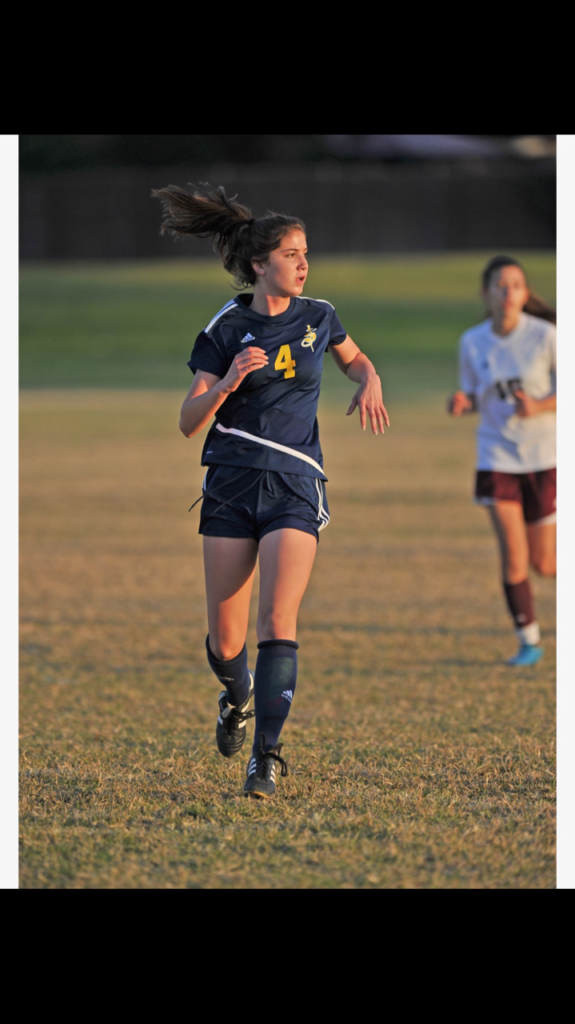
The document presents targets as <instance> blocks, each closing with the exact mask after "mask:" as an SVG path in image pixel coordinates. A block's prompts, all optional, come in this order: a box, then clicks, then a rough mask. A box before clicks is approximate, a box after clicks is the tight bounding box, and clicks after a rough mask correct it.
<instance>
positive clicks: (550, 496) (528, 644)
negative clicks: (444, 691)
mask: <svg viewBox="0 0 575 1024" xmlns="http://www.w3.org/2000/svg"><path fill="white" fill-rule="evenodd" d="M482 286H483V298H484V300H485V304H486V307H487V312H488V318H487V319H486V320H484V321H483V323H480V324H478V325H477V326H475V327H472V328H470V330H468V331H465V333H464V334H463V335H462V337H461V339H460V345H459V368H460V390H459V391H456V392H455V394H453V395H452V396H451V397H450V399H449V401H448V411H449V412H450V413H451V415H452V416H461V415H462V414H464V413H471V412H479V413H480V422H479V426H478V429H477V460H476V469H477V474H476V484H475V501H476V502H477V504H479V505H485V506H486V507H487V509H488V511H489V515H490V517H491V522H492V525H493V529H494V532H495V535H496V537H497V542H498V547H499V553H500V559H501V572H502V576H503V591H504V594H505V600H506V603H507V607H508V609H509V612H510V614H511V616H512V619H513V622H514V625H515V631H516V633H517V636H518V639H519V649H518V651H517V653H516V654H514V655H513V656H512V657H511V658H509V660H508V661H507V664H508V665H515V666H526V665H535V664H537V662H538V661H540V660H541V658H542V656H543V648H542V646H541V643H540V639H541V637H540V631H539V625H538V623H537V617H536V614H535V606H534V601H533V594H532V591H531V585H530V582H529V566H530V565H531V567H532V568H533V569H535V571H536V572H538V573H539V574H540V575H542V576H555V572H556V437H555V430H556V422H555V420H556V417H555V410H556V407H557V398H556V329H555V322H556V315H555V310H554V309H552V308H551V307H550V306H548V305H547V303H545V302H543V300H542V299H540V298H539V297H538V296H536V295H534V294H533V293H532V292H530V290H529V287H528V284H527V280H526V277H525V272H524V270H523V268H522V266H521V264H520V263H518V261H517V260H516V259H514V258H513V257H512V256H494V257H493V259H491V260H490V261H489V263H488V264H487V266H486V267H485V269H484V271H483V275H482Z"/></svg>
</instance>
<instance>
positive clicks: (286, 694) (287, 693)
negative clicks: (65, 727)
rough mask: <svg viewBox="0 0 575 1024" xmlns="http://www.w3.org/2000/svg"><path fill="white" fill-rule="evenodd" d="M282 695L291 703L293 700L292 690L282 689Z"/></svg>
mask: <svg viewBox="0 0 575 1024" xmlns="http://www.w3.org/2000/svg"><path fill="white" fill-rule="evenodd" d="M282 697H285V699H286V700H288V701H289V702H290V704H291V702H292V700H293V690H284V692H283V693H282Z"/></svg>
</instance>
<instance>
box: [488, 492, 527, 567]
mask: <svg viewBox="0 0 575 1024" xmlns="http://www.w3.org/2000/svg"><path fill="white" fill-rule="evenodd" d="M488 512H489V515H490V518H491V523H492V525H493V529H494V530H495V535H496V537H497V541H498V543H499V553H500V557H501V571H502V574H503V580H504V582H505V583H512V584H513V583H520V582H521V580H524V579H525V578H526V576H527V573H528V570H529V544H528V541H527V529H526V526H525V520H524V518H523V508H522V507H521V505H520V504H519V502H517V501H498V502H497V504H496V505H490V506H489V507H488Z"/></svg>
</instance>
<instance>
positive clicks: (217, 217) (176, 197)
mask: <svg viewBox="0 0 575 1024" xmlns="http://www.w3.org/2000/svg"><path fill="white" fill-rule="evenodd" d="M192 188H193V189H194V192H193V193H192V192H187V191H186V190H185V189H183V188H180V187H179V186H178V185H168V186H167V188H160V189H153V190H152V196H153V197H155V198H157V199H159V200H160V202H161V203H162V207H163V211H164V212H163V217H162V227H161V234H164V233H165V232H166V231H169V232H170V233H171V234H173V235H174V236H175V237H176V238H177V237H181V236H183V235H194V236H195V237H196V238H211V239H212V244H213V248H214V251H215V252H217V253H218V255H219V256H220V257H221V259H222V261H223V264H224V267H225V269H226V270H227V271H228V272H229V273H230V274H232V275H233V277H234V281H235V284H236V285H237V287H238V288H247V287H249V286H250V285H253V284H254V283H255V280H256V272H255V270H254V268H253V266H252V260H256V261H257V262H258V263H259V262H261V263H266V262H267V261H268V259H269V255H270V253H271V252H272V250H273V249H277V248H278V246H279V245H280V243H281V240H282V238H283V237H284V235H285V234H286V232H287V231H289V230H293V229H295V228H299V229H300V230H301V231H305V225H304V224H303V222H302V221H301V220H299V218H297V217H288V216H286V215H285V214H281V213H270V214H268V215H267V216H266V217H261V218H259V219H257V220H256V218H255V217H253V216H252V212H251V210H250V209H249V208H248V207H247V206H243V205H242V204H241V203H238V202H236V196H233V197H232V198H231V199H228V197H227V195H226V192H225V189H224V187H223V186H222V185H220V186H218V187H217V188H215V187H214V186H213V185H210V184H209V182H202V183H200V184H199V185H193V184H192Z"/></svg>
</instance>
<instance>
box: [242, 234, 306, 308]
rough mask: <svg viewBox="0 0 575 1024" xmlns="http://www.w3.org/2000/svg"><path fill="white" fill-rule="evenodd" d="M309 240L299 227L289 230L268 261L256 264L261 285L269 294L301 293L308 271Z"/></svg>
mask: <svg viewBox="0 0 575 1024" xmlns="http://www.w3.org/2000/svg"><path fill="white" fill-rule="evenodd" d="M306 253H307V241H306V237H305V235H304V233H303V231H300V229H299V228H297V229H295V230H294V231H288V232H287V234H285V235H284V236H283V238H282V240H281V242H280V244H279V246H278V248H277V249H273V250H272V252H271V253H270V257H269V260H268V262H267V263H263V264H257V265H256V264H254V269H255V271H256V273H257V274H258V282H259V284H260V286H263V287H264V288H265V291H266V293H267V294H268V295H276V296H283V297H286V296H291V295H301V293H302V291H303V286H304V284H305V279H306V277H307V272H308V262H307V259H306Z"/></svg>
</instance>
